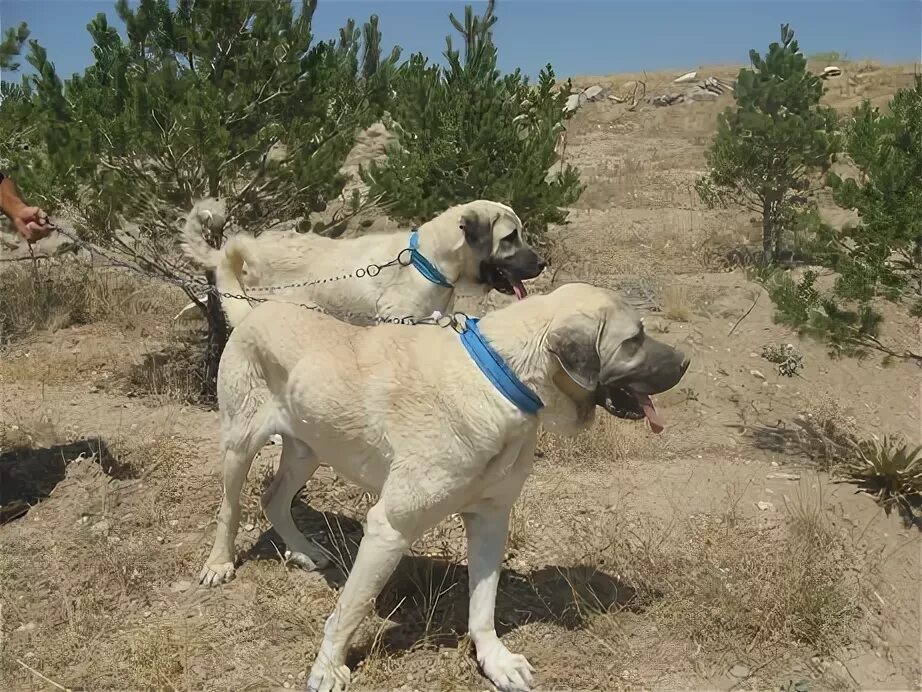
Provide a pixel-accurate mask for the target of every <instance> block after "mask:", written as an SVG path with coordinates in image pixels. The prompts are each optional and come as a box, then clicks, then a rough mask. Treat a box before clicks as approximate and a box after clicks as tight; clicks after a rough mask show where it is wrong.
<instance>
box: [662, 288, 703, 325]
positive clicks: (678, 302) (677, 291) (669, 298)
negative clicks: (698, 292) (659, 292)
mask: <svg viewBox="0 0 922 692" xmlns="http://www.w3.org/2000/svg"><path fill="white" fill-rule="evenodd" d="M662 306H663V315H664V316H665V317H666V319H670V320H674V321H676V322H688V321H689V320H690V319H691V318H692V315H693V314H694V311H695V309H694V305H693V303H692V301H691V298H690V296H689V293H688V289H687V288H685V287H683V286H679V285H676V284H672V285H670V286H667V287H666V289H665V290H664V291H663V297H662Z"/></svg>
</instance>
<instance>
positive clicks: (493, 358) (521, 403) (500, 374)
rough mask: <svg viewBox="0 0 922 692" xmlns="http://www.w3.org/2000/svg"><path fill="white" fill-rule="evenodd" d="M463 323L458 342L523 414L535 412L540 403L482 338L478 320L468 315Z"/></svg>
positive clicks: (542, 404)
mask: <svg viewBox="0 0 922 692" xmlns="http://www.w3.org/2000/svg"><path fill="white" fill-rule="evenodd" d="M465 322H466V325H465V328H464V331H463V332H461V343H462V344H464V348H465V349H466V350H467V352H468V354H469V355H470V357H471V359H473V361H474V362H475V363H476V364H477V367H478V368H480V371H481V372H482V373H483V374H484V375H485V376H486V378H487V379H488V380H490V382H492V383H493V386H494V387H496V388H497V389H498V390H499V391H500V393H501V394H502V395H503V396H504V397H506V398H507V399H508V400H509V401H511V402H512V403H513V404H514V405H515V406H517V407H518V408H519V410H521V411H522V412H523V413H529V414H535V413H537V412H538V411H539V410H540V409H541V408H543V407H544V402H543V401H541V399H540V398H539V397H538V395H536V394H535V393H534V392H533V391H531V390H530V389H529V388H528V387H526V386H525V385H524V384H523V383H522V381H521V380H520V379H519V378H518V377H516V376H515V373H514V372H512V370H511V369H510V368H509V366H508V365H506V363H505V361H503V359H502V356H500V355H499V354H498V353H497V352H496V351H495V350H493V348H492V347H491V346H490V344H488V343H487V341H486V339H484V338H483V334H481V333H480V329H479V328H478V326H477V322H479V320H478V319H477V318H475V317H468V318H467V319H466V320H465Z"/></svg>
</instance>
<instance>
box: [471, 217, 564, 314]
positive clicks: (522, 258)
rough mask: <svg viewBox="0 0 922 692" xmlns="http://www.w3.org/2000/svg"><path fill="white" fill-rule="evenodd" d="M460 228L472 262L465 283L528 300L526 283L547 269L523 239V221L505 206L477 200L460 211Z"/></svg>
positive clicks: (541, 259)
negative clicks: (524, 282)
mask: <svg viewBox="0 0 922 692" xmlns="http://www.w3.org/2000/svg"><path fill="white" fill-rule="evenodd" d="M457 210H458V213H459V216H458V228H459V230H460V231H461V233H462V237H463V246H464V247H465V248H466V249H467V251H468V252H467V253H466V254H467V255H468V257H469V260H468V261H466V262H465V263H464V265H465V267H464V269H463V270H462V272H461V279H460V280H461V281H463V282H465V283H469V284H474V285H477V286H479V287H481V288H482V289H483V290H484V291H485V292H486V291H489V290H490V289H491V288H492V289H496V290H497V291H499V292H500V293H505V294H507V295H515V296H516V297H517V298H520V299H521V298H524V297H525V293H526V291H525V287H524V286H523V285H522V282H523V281H527V280H528V279H534V278H535V277H536V276H538V275H539V274H540V273H541V272H542V271H543V270H544V268H545V266H547V264H546V263H545V261H544V258H543V257H541V255H539V254H538V253H537V252H535V250H534V249H533V248H532V247H531V246H530V245H529V244H528V243H526V242H525V239H524V238H523V237H522V221H521V220H520V219H519V217H518V216H517V215H516V213H515V212H514V211H513V210H512V209H511V208H509V207H507V206H506V205H505V204H500V203H499V202H491V201H487V200H477V201H474V202H469V203H467V204H463V205H461V206H460V207H458V208H457Z"/></svg>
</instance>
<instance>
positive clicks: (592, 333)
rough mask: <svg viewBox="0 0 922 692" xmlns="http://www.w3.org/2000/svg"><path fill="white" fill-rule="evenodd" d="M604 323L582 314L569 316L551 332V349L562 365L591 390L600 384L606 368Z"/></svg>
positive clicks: (576, 380) (579, 382)
mask: <svg viewBox="0 0 922 692" xmlns="http://www.w3.org/2000/svg"><path fill="white" fill-rule="evenodd" d="M604 326H605V323H604V322H603V321H596V320H594V319H593V318H591V317H590V316H588V315H581V316H579V317H578V318H573V319H570V320H567V321H566V322H565V323H563V324H562V325H560V326H559V327H557V328H556V329H553V330H552V331H551V332H550V333H549V334H548V336H547V346H548V350H549V351H550V352H551V353H552V354H554V357H555V358H557V362H558V363H560V367H561V368H563V370H564V372H566V373H567V375H568V376H569V377H570V379H571V380H573V381H574V382H576V384H578V385H579V386H580V387H582V388H583V389H585V390H587V391H590V392H591V391H595V389H596V387H598V386H599V375H600V374H601V371H602V358H601V356H600V355H599V340H600V339H601V338H602V329H603V327H604Z"/></svg>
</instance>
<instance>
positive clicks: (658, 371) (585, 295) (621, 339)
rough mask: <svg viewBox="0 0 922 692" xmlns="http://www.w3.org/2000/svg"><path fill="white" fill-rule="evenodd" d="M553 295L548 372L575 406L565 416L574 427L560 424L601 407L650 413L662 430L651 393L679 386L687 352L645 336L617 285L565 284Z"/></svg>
mask: <svg viewBox="0 0 922 692" xmlns="http://www.w3.org/2000/svg"><path fill="white" fill-rule="evenodd" d="M551 296H553V298H554V299H555V302H556V306H555V308H556V309H555V311H554V316H553V318H552V319H551V322H550V325H549V327H548V331H547V337H546V345H547V350H548V352H549V353H550V355H551V359H550V362H551V368H552V372H551V373H550V375H551V380H552V382H553V387H554V389H555V390H556V391H557V392H559V393H560V394H562V395H563V397H564V400H569V402H570V403H571V404H572V408H569V410H568V411H567V413H568V414H570V415H564V416H563V420H565V421H569V423H572V425H571V424H564V425H563V427H565V428H571V429H572V430H573V431H574V432H575V431H576V430H578V429H580V428H583V427H585V426H586V425H588V423H589V422H591V420H592V417H593V412H594V410H595V407H596V406H600V407H602V408H604V409H605V410H606V411H608V412H609V413H610V414H612V415H614V416H618V417H619V418H627V419H631V420H641V419H646V420H647V422H648V423H649V425H650V429H651V430H652V431H653V432H656V433H658V432H661V431H662V430H663V423H662V421H661V420H660V417H659V414H658V413H657V411H656V407H655V406H654V405H653V401H652V400H651V398H650V395H652V394H659V393H661V392H665V391H667V390H669V389H672V388H673V387H675V386H676V385H677V384H678V383H679V381H680V380H681V379H682V377H683V376H684V375H685V371H686V370H687V369H688V365H689V362H690V361H689V358H688V357H687V356H686V355H685V354H683V353H682V352H681V351H679V350H678V349H675V348H673V347H672V346H669V345H667V344H664V343H662V342H660V341H657V340H656V339H654V338H652V337H650V336H648V335H647V334H646V332H645V331H644V326H643V322H642V321H641V319H640V318H639V316H638V315H637V313H636V311H635V310H634V309H633V308H632V307H631V306H630V305H628V304H627V303H625V302H624V301H623V300H622V299H621V298H620V296H618V294H617V293H615V292H614V291H610V290H608V289H604V288H597V287H595V286H590V285H588V284H568V285H566V286H562V287H560V288H558V289H557V290H555V291H554V292H553V293H551V294H550V295H549V297H551ZM552 415H553V414H552Z"/></svg>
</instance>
